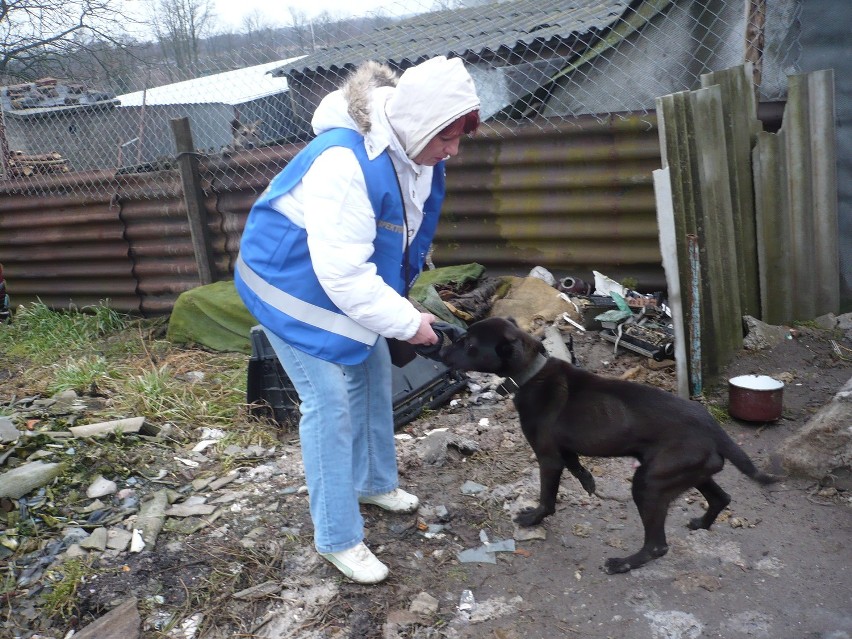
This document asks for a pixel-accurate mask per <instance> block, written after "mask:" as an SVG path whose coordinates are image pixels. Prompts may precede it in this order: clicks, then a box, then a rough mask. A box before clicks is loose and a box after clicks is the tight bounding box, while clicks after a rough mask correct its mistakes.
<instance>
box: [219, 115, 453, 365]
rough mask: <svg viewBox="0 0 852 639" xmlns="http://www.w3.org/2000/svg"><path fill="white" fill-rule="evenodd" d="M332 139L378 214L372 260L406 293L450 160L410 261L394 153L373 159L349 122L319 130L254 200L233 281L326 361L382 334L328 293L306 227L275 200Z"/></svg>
mask: <svg viewBox="0 0 852 639" xmlns="http://www.w3.org/2000/svg"><path fill="white" fill-rule="evenodd" d="M333 146H342V147H345V148H348V149H351V150H352V151H353V152H354V153H355V157H356V158H357V159H358V163H359V164H360V166H361V170H362V171H363V173H364V181H365V183H366V185H367V195H368V197H369V200H370V203H371V204H372V207H373V211H374V212H375V215H376V237H375V240H374V241H373V249H374V250H373V255H372V256H371V257H370V259H369V261H370V262H372V263H373V264H375V265H376V270H377V273H378V274H379V276H380V277H381V278H382V279H383V280H384V281H385V283H387V284H388V285H389V286H391V287H392V288H393V289H394V290H396V291H397V293H399V294H400V295H407V293H408V291H409V289H410V288H411V285H412V284H413V283H414V280H415V279H416V278H417V276H418V275H419V274H420V272H421V270H422V268H423V264H424V262H425V260H426V254H427V252H428V250H429V246H430V245H431V243H432V238H433V237H434V235H435V229H436V227H437V225H438V217H439V215H440V209H441V204H442V203H443V200H444V193H445V187H444V163H443V162H441V163H439V164H438V165H437V166H435V170H434V173H433V178H432V190H431V194H430V196H429V198H428V199H427V200H426V202H425V204H424V207H423V221H422V223H421V225H420V229H419V230H418V232H417V234H416V235H415V236H414V238H413V239H412V241H411V242H410V243H409V246H408V255H407V258H408V264H407V267H406V265H405V264H404V261H405V260H404V257H406V256H405V255H404V251H403V237H402V236H403V234H404V233H405V228H406V227H405V217H404V208H403V202H402V199H401V198H402V194H401V192H400V187H399V182H398V181H397V177H396V171H395V169H394V167H393V163H392V162H391V159H390V156H389V155H388V152H387V150H385V151H383V152H382V153H381V154H380V155H379V156H377V157H376V158H375V159H373V160H370V159H369V158H368V157H367V152H366V149H365V148H364V138H363V136H362V135H361V134H359V133H358V132H357V131H354V130H352V129H344V128H339V129H331V130H330V131H326V132H324V133H322V134H320V135H319V136H317V137H316V138H314V140H312V141H311V142H310V143H309V144H308V145H307V146H306V147H305V148H304V149H302V151H300V152H299V153H298V154H297V155H296V157H294V158H293V159H292V160H291V161H290V162H289V163H288V164H287V166H286V167H284V170H282V171H281V172H280V173H279V174H278V175H276V176H275V178H273V180H272V182H271V183H270V184H269V187H268V188H267V189H266V190H265V191H264V192H263V193H262V194H261V196H260V197H259V198H258V199H257V201H256V202H255V203H254V205H253V206H252V209H251V211H250V213H249V216H248V219H247V220H246V226H245V229H244V230H243V234H242V238H241V240H240V254H239V256H238V258H237V264H236V268H235V269H234V284H235V285H236V288H237V292H238V293H239V295H240V297H241V298H242V300H243V302H244V303H245V305H246V307H247V308H248V310H249V311H250V312H251V314H252V315H253V316H254V317H255V319H257V321H258V322H260V324H262V325H263V326H265V327H266V328H268V329H270V330H272V331H273V332H274V333H275V334H276V335H278V336H279V337H280V338H281V339H283V340H284V341H285V342H287V343H288V344H290V345H291V346H293V347H295V348H298V349H299V350H302V351H304V352H306V353H308V354H310V355H313V356H314V357H318V358H320V359H323V360H326V361H330V362H336V363H338V364H358V363H360V362H362V361H364V360H365V359H366V358H367V355H368V354H369V352H370V349H371V348H372V347H373V345H374V344H375V343H376V340H377V339H378V335H377V334H376V333H375V332H373V331H371V330H369V329H367V328H365V327H363V326H361V325H360V324H358V323H357V322H355V321H354V320H352V319H350V318H349V317H348V316H346V315H345V314H344V313H343V312H342V311H341V310H340V309H339V308H337V306H335V305H334V303H333V302H332V301H331V300H330V299H329V298H328V296H327V295H326V294H325V291H324V290H323V289H322V286H321V285H320V283H319V280H318V279H317V276H316V274H315V273H314V270H313V265H312V264H311V259H310V254H309V252H308V242H307V233H306V232H305V229H304V228H302V227H300V226H297V225H296V224H294V223H293V222H291V221H290V219H289V218H288V217H287V216H286V215H283V214H282V213H280V212H279V211H276V210H275V209H274V208H272V207H271V206H270V202H272V201H273V200H275V199H276V198H278V197H280V196H282V195H284V194H285V193H287V192H289V191H290V190H291V189H292V188H293V187H294V186H296V185H297V184H298V183H299V181H300V180H301V179H302V177H303V176H304V175H305V173H307V171H308V169H310V167H311V165H312V164H313V163H314V160H316V158H317V157H318V156H319V155H320V154H321V153H322V152H323V151H325V150H326V149H328V148H331V147H333ZM406 275H407V277H406Z"/></svg>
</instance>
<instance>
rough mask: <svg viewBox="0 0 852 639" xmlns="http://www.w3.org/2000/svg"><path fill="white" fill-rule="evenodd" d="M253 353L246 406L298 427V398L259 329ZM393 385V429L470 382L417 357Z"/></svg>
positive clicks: (253, 333) (254, 331)
mask: <svg viewBox="0 0 852 639" xmlns="http://www.w3.org/2000/svg"><path fill="white" fill-rule="evenodd" d="M251 351H252V353H251V358H250V359H249V364H248V380H247V384H246V402H247V403H248V404H249V405H250V406H251V407H252V409H251V410H252V412H253V413H254V414H257V415H266V416H269V417H272V418H273V419H274V420H275V421H276V422H278V423H279V424H282V425H293V426H295V425H296V424H298V422H299V408H298V404H299V396H298V394H297V393H296V389H295V388H293V384H292V382H291V381H290V378H289V377H287V374H286V373H285V372H284V369H283V368H282V366H281V363H280V362H279V361H278V357H277V356H276V355H275V351H274V350H272V346H271V345H270V343H269V340H268V339H267V338H266V334H265V333H264V332H263V329H262V328H260V327H259V326H255V327H254V328H252V329H251ZM392 383H393V417H394V426H395V427H396V428H399V427H400V426H403V425H405V424H407V423H409V422H410V421H412V420H414V419H416V418H417V416H418V415H420V413H421V412H422V411H423V410H424V409H434V408H438V407H439V406H442V405H444V404H446V403H447V402H448V401H449V400H450V398H451V397H452V396H453V395H455V394H456V393H457V392H458V391H460V390H461V389H463V388H464V387H465V385H466V383H467V378H466V377H465V376H464V375H462V374H461V373H458V372H455V371H452V370H450V369H449V368H447V367H446V366H445V365H444V364H442V363H441V362H436V361H434V360H431V359H428V358H425V357H422V356H420V355H417V356H416V357H415V358H414V359H413V360H412V361H411V362H409V363H408V364H406V365H405V366H394V367H393V377H392Z"/></svg>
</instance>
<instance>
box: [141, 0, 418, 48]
mask: <svg viewBox="0 0 852 639" xmlns="http://www.w3.org/2000/svg"><path fill="white" fill-rule="evenodd" d="M125 3H126V5H125V6H126V7H127V9H128V10H129V12H130V13H131V14H132V15H135V16H137V17H138V18H141V19H143V20H147V18H148V16H149V15H150V13H149V12H150V10H151V7H152V6H154V3H153V1H152V0H125ZM433 4H434V0H274V1H270V0H213V6H214V11H215V13H216V25H215V28H214V29H213V32H214V33H222V32H231V33H239V32H241V31H243V29H244V28H243V20H244V19H245V18H246V16H249V15H254V14H255V13H257V14H259V15H260V17H261V23H260V24H261V25H263V24H266V25H268V26H271V27H285V26H288V25H290V24H292V23H293V17H292V13H291V12H290V7H294V8H295V9H296V10H297V11H298V12H300V13H302V14H303V15H304V16H305V17H307V18H313V17H316V16H318V15H319V14H321V13H323V12H324V11H327V12H328V13H329V14H330V15H331V16H332V17H333V18H347V17H352V16H363V15H367V14H370V13H373V12H376V11H381V12H382V14H383V15H386V16H390V17H402V16H406V15H411V14H412V13H422V12H424V11H428V10H430V9H431V8H432V7H433ZM131 32H137V37H140V38H142V39H150V35H148V34H149V33H150V32H149V29H148V28H147V27H145V26H143V25H140V26H139V27H138V28H136V29H134V28H131Z"/></svg>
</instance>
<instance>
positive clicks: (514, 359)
mask: <svg viewBox="0 0 852 639" xmlns="http://www.w3.org/2000/svg"><path fill="white" fill-rule="evenodd" d="M441 356H442V359H443V360H444V362H445V363H446V364H447V365H448V366H450V367H452V368H455V369H458V370H463V371H464V370H467V371H480V372H485V373H496V374H497V375H500V376H502V377H506V378H507V381H509V380H511V381H512V383H513V384H514V386H513V388H512V390H514V392H515V397H514V402H515V407H516V408H517V410H518V416H519V417H520V421H521V429H522V430H523V432H524V436H525V437H526V438H527V441H528V442H529V444H530V446H532V449H533V451H535V455H536V458H537V459H538V464H539V473H540V478H541V493H540V498H539V506H538V507H537V508H527V509H525V510H523V511H521V513H520V514H519V515H518V516H517V517H516V518H515V521H517V522H518V523H519V524H520V525H522V526H533V525H535V524H538V523H540V522H541V520H542V519H544V518H545V517H546V516H548V515H551V514H553V512H554V511H555V509H556V493H557V491H558V489H559V480H560V477H561V475H562V469H563V468H567V469H568V470H569V471H570V472H571V474H573V475H574V476H575V477H576V478H577V479H578V480H579V481H580V484H581V485H582V486H583V488H585V489H586V491H588V493H589V494H593V493H594V492H595V480H594V478H593V477H592V475H591V473H589V471H588V470H586V468H585V467H584V466H583V465H582V464H581V463H580V459H579V457H578V455H588V456H593V457H635V458H636V459H637V460H638V462H639V467H638V468H637V470H636V473H635V474H634V476H633V486H632V492H633V501H634V502H635V503H636V507H637V508H638V509H639V515H640V516H641V518H642V524H643V526H644V527H645V543H644V545H643V546H642V548H641V549H640V550H639V552H637V553H635V554H633V555H630V556H628V557H613V558H611V559H607V560H606V563H605V565H604V570H605V571H606V572H607V573H609V574H613V573H618V572H627V571H628V570H632V569H633V568H638V567H639V566H642V565H643V564H646V563H647V562H649V561H650V560H652V559H655V558H657V557H662V556H663V555H665V554H666V552H667V551H668V545H667V544H666V532H665V523H666V515H667V514H668V509H669V504H670V503H671V502H672V500H673V499H675V498H676V497H677V496H678V495H680V494H681V493H683V492H684V491H686V490H689V489H690V488H697V489H698V490H699V491H700V492H701V494H702V495H704V498H705V499H706V500H707V512H705V513H704V515H703V516H701V517H696V518H695V519H693V520H691V521H690V522H689V527H690V528H692V529H693V530H695V529H698V528H710V526H711V525H712V524H713V522H714V521H715V520H716V517H717V515H718V514H719V513H720V512H721V511H722V510H723V509H724V508H725V507H726V506H727V505H728V504H729V503H730V501H731V498H730V496H729V495H728V494H727V493H726V492H725V491H724V490H722V489H721V488H720V487H719V485H718V484H717V483H716V482H715V481H713V475H715V474H716V473H718V472H719V471H720V470H722V467H723V466H724V464H725V460H726V459H728V460H730V462H731V463H732V464H733V465H734V466H736V467H737V468H738V469H739V470H740V471H742V472H743V473H744V474H746V475H747V476H748V477H750V478H752V479H753V480H755V481H757V482H759V483H761V484H768V483H771V482H773V481H776V480H777V478H775V477H773V476H771V475H767V474H766V473H763V472H760V471H759V470H757V468H755V466H754V464H753V463H752V461H751V459H749V457H748V456H747V455H746V453H745V452H744V451H743V450H742V449H741V448H740V447H739V446H737V444H736V443H734V441H733V440H732V439H731V438H730V437H729V436H728V435H727V433H725V431H724V430H722V428H721V427H720V426H719V424H718V423H717V422H716V420H715V419H713V417H712V416H711V415H710V414H709V413H708V412H707V410H706V409H705V408H704V407H703V406H702V405H701V404H699V403H698V402H692V401H688V400H685V399H682V398H680V397H677V396H676V395H672V394H671V393H667V392H665V391H663V390H660V389H658V388H653V387H651V386H644V385H642V384H637V383H635V382H627V381H622V380H616V379H607V378H605V377H600V376H598V375H595V374H593V373H590V372H588V371H584V370H582V369H580V368H577V367H576V366H573V365H571V364H569V363H568V362H565V361H563V360H561V359H556V358H553V357H547V355H546V351H545V349H544V346H543V344H542V343H541V342H540V341H538V340H537V339H535V338H534V337H532V336H531V335H529V334H527V333H526V332H524V331H523V330H521V329H520V328H519V327H518V325H517V324H516V323H515V322H514V321H513V320H506V319H503V318H496V317H493V318H489V319H485V320H481V321H479V322H476V323H474V324H472V325H471V326H470V328H469V329H468V331H467V334H466V335H464V336H463V337H460V338H458V339H457V340H455V341H454V342H453V343H452V344H451V345H449V346H446V347H445V348H444V349H443V351H442V354H441Z"/></svg>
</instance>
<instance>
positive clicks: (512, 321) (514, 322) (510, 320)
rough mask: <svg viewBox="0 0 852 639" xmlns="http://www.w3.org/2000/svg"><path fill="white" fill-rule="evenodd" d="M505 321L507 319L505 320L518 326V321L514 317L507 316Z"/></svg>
mask: <svg viewBox="0 0 852 639" xmlns="http://www.w3.org/2000/svg"><path fill="white" fill-rule="evenodd" d="M506 321H507V322H511V323H512V324H514V325H515V326H518V321H517V320H516V319H515V318H514V317H507V318H506Z"/></svg>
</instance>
